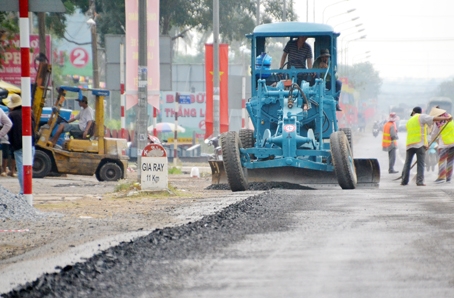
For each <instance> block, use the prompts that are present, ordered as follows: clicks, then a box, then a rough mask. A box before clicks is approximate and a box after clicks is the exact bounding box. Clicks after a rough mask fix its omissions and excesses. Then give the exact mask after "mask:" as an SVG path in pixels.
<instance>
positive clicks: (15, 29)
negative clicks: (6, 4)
mask: <svg viewBox="0 0 454 298" xmlns="http://www.w3.org/2000/svg"><path fill="white" fill-rule="evenodd" d="M17 33H19V23H18V19H17V15H16V14H14V13H10V12H0V68H3V65H2V63H1V61H4V59H5V56H4V53H5V51H6V50H8V49H9V48H10V47H11V44H10V43H9V42H3V41H9V40H11V39H13V38H14V36H15V35H16V34H17Z"/></svg>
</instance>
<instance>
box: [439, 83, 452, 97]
mask: <svg viewBox="0 0 454 298" xmlns="http://www.w3.org/2000/svg"><path fill="white" fill-rule="evenodd" d="M437 96H440V97H449V98H451V100H453V99H454V79H451V80H449V81H444V82H442V83H440V85H438V87H437Z"/></svg>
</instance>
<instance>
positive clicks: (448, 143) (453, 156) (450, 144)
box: [429, 106, 454, 183]
mask: <svg viewBox="0 0 454 298" xmlns="http://www.w3.org/2000/svg"><path fill="white" fill-rule="evenodd" d="M429 115H430V116H444V117H448V116H451V115H449V114H448V113H447V112H446V110H443V109H440V108H438V106H437V107H434V108H432V110H431V111H430V114H429ZM438 135H440V136H439V138H438V149H437V151H438V178H437V180H435V183H444V182H445V181H446V183H451V177H452V168H453V164H454V122H452V121H440V122H436V123H435V125H434V127H433V129H432V133H431V138H432V140H433V139H434V138H436V137H437V136H438Z"/></svg>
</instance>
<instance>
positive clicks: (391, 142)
mask: <svg viewBox="0 0 454 298" xmlns="http://www.w3.org/2000/svg"><path fill="white" fill-rule="evenodd" d="M397 119H398V117H397V115H396V113H394V112H392V113H390V114H389V117H388V121H387V122H386V123H385V125H383V138H382V147H383V151H386V152H388V160H389V166H388V173H390V174H395V173H399V172H398V171H396V170H395V169H394V164H395V163H396V152H397V139H399V136H398V134H397V126H396V121H397Z"/></svg>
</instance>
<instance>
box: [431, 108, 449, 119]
mask: <svg viewBox="0 0 454 298" xmlns="http://www.w3.org/2000/svg"><path fill="white" fill-rule="evenodd" d="M444 113H446V110H443V109H439V108H435V107H433V108H432V110H430V114H429V116H432V117H438V116H440V115H443V114H444Z"/></svg>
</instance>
